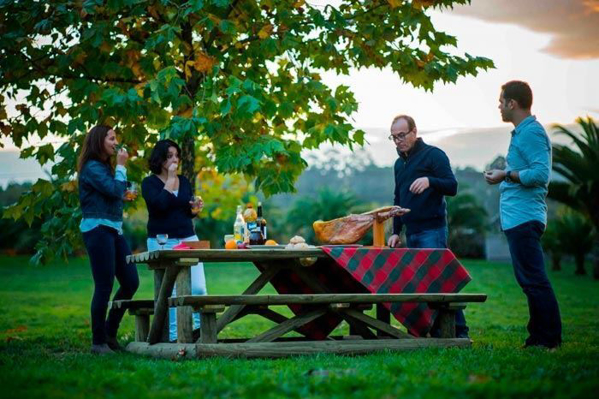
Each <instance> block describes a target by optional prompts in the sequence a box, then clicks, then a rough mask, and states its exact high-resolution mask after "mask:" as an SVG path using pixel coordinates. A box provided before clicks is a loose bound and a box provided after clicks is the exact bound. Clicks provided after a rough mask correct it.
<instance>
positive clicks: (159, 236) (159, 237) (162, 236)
mask: <svg viewBox="0 0 599 399" xmlns="http://www.w3.org/2000/svg"><path fill="white" fill-rule="evenodd" d="M156 241H158V244H160V250H164V244H166V243H167V242H168V234H156Z"/></svg>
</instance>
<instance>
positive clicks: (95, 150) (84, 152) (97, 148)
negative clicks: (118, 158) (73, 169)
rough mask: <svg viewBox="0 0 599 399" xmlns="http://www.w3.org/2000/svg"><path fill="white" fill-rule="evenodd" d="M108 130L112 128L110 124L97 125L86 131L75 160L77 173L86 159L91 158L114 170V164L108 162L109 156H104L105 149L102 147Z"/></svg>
mask: <svg viewBox="0 0 599 399" xmlns="http://www.w3.org/2000/svg"><path fill="white" fill-rule="evenodd" d="M110 130H112V128H111V127H110V126H106V125H98V126H94V127H92V128H91V129H90V131H89V132H87V135H86V136H85V139H84V140H83V146H82V147H81V153H80V154H79V160H78V162H77V171H78V172H79V173H81V170H82V169H83V166H85V164H86V163H87V161H90V160H92V159H94V160H96V161H99V162H102V163H104V164H106V165H108V166H109V167H110V169H111V170H113V171H114V166H113V165H112V163H111V162H110V157H107V156H106V150H105V149H104V140H105V139H106V136H107V135H108V132H109V131H110Z"/></svg>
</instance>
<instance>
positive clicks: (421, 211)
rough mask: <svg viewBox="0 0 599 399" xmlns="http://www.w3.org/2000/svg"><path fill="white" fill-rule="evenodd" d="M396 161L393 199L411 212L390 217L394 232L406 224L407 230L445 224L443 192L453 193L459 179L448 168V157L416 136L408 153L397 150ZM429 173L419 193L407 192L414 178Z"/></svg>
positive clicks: (411, 232)
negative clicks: (424, 185) (427, 182)
mask: <svg viewBox="0 0 599 399" xmlns="http://www.w3.org/2000/svg"><path fill="white" fill-rule="evenodd" d="M398 154H399V158H398V159H397V161H396V162H395V167H394V171H395V200H394V201H393V203H394V204H395V205H399V206H401V207H402V208H408V209H410V212H409V213H407V214H405V215H404V216H401V217H395V218H393V234H399V233H401V230H402V227H403V225H404V224H405V225H406V234H408V235H410V234H415V233H419V232H421V231H424V230H431V229H436V228H440V227H443V226H445V225H446V224H447V204H446V203H445V196H446V195H449V196H454V195H456V193H457V191H458V182H457V180H456V178H455V176H454V174H453V172H452V171H451V167H450V165H449V158H447V155H445V153H444V152H443V151H442V150H440V149H439V148H437V147H433V146H431V145H428V144H425V143H424V141H422V139H421V138H419V139H417V141H416V143H415V144H414V147H412V149H411V150H410V151H409V153H408V154H403V153H400V152H399V150H398ZM420 177H428V180H429V183H430V187H429V188H427V189H426V190H424V192H422V193H421V194H413V193H411V192H410V186H411V185H412V183H413V182H414V180H416V179H418V178H420Z"/></svg>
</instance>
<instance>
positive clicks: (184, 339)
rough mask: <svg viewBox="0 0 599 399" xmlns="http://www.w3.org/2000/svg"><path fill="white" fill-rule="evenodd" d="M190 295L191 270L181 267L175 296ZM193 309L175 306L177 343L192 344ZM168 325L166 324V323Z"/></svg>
mask: <svg viewBox="0 0 599 399" xmlns="http://www.w3.org/2000/svg"><path fill="white" fill-rule="evenodd" d="M183 295H191V268H190V267H181V270H180V271H179V274H178V275H177V296H183ZM192 315H193V309H192V308H191V306H177V342H178V343H182V344H186V343H192V342H193V318H192ZM167 324H168V323H167Z"/></svg>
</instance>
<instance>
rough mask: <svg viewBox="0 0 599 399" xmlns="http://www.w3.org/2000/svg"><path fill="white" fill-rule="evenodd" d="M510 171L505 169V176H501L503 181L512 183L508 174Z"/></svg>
mask: <svg viewBox="0 0 599 399" xmlns="http://www.w3.org/2000/svg"><path fill="white" fill-rule="evenodd" d="M510 173H512V171H511V170H506V171H505V177H504V178H503V181H505V182H507V183H513V180H512V177H511V176H510Z"/></svg>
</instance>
